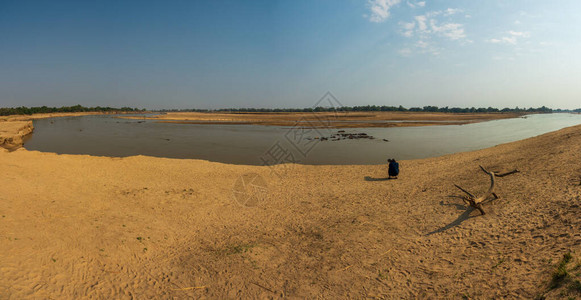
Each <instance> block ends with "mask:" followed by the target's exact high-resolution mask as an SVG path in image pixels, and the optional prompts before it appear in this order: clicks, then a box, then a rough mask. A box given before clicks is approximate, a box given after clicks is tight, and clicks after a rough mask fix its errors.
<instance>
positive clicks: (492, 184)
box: [474, 166, 494, 204]
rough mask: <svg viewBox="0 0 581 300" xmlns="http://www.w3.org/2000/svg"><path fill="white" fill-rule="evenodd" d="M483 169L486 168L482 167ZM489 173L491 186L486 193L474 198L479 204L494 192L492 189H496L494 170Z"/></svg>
mask: <svg viewBox="0 0 581 300" xmlns="http://www.w3.org/2000/svg"><path fill="white" fill-rule="evenodd" d="M480 168H482V166H480ZM482 170H484V168H482ZM487 173H488V175H490V187H489V188H488V191H486V193H485V194H484V195H482V196H480V197H478V198H476V199H474V202H476V203H477V204H478V203H480V202H482V201H484V200H485V199H486V198H488V197H489V196H490V195H491V194H492V191H493V190H494V172H487Z"/></svg>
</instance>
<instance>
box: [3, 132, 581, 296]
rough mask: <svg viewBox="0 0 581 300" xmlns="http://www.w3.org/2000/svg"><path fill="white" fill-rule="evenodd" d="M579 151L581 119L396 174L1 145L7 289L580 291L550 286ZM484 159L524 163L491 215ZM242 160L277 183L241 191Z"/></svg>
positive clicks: (575, 187)
mask: <svg viewBox="0 0 581 300" xmlns="http://www.w3.org/2000/svg"><path fill="white" fill-rule="evenodd" d="M580 161H581V126H575V127H570V128H566V129H563V130H560V131H557V132H553V133H548V134H545V135H542V136H539V137H535V138H531V139H527V140H523V141H519V142H514V143H509V144H504V145H500V146H497V147H493V148H489V149H484V150H480V151H474V152H467V153H459V154H454V155H448V156H443V157H437V158H430V159H422V160H413V161H401V162H400V163H401V170H402V174H401V175H400V177H399V179H397V180H389V181H387V180H381V178H384V177H386V167H385V166H383V165H377V166H303V165H287V166H286V167H288V168H284V167H285V166H282V167H283V168H282V169H279V170H278V171H279V172H282V174H283V175H282V177H278V176H276V175H274V174H272V173H271V170H270V169H269V168H268V167H259V166H242V165H226V164H220V163H212V162H207V161H200V160H178V159H164V158H153V157H144V156H137V157H128V158H107V157H91V156H87V155H56V154H51V153H40V152H35V151H27V150H25V149H22V148H21V149H18V150H16V151H13V152H0V166H2V176H1V177H0V186H1V187H2V191H1V193H0V278H2V280H0V298H2V299H4V298H14V299H26V298H35V299H37V298H44V299H72V298H84V297H94V298H101V299H112V298H116V299H130V298H143V299H145V298H162V299H171V298H172V297H177V298H182V299H183V298H188V297H189V298H211V299H227V298H232V299H234V298H269V297H270V298H282V297H288V298H303V297H308V298H316V297H322V298H326V299H338V298H388V299H389V298H397V299H399V298H428V299H434V298H454V299H459V298H462V297H464V296H466V297H468V298H471V299H472V298H475V299H481V298H486V299H488V298H502V297H505V298H527V299H531V298H534V297H536V296H538V295H541V294H544V293H546V295H547V296H548V298H549V299H559V298H563V297H565V298H567V297H568V296H569V295H572V296H576V297H579V294H574V293H576V292H575V291H572V290H569V289H568V285H567V286H563V287H560V288H557V289H554V290H550V291H548V286H549V282H550V280H551V272H552V271H553V270H554V267H555V265H556V264H557V262H558V260H559V259H560V258H561V257H562V256H563V254H564V253H566V252H569V251H571V252H572V253H573V257H574V259H573V261H572V262H571V263H570V264H569V265H568V268H569V270H571V269H572V268H574V266H575V264H578V263H579V261H580V260H579V258H580V257H581V218H580V217H579V216H581V186H580V184H581V182H580V180H581V165H580V163H579V162H580ZM479 164H480V165H483V166H485V167H487V168H489V169H493V170H512V169H514V168H518V169H519V170H520V171H521V172H520V173H517V174H514V175H510V176H507V177H503V178H499V179H498V181H497V189H496V193H497V194H498V195H499V196H500V197H501V198H500V199H498V200H495V201H494V202H492V203H490V204H487V205H485V210H486V212H487V214H486V215H484V216H479V215H478V213H477V212H476V211H473V212H471V213H469V212H468V211H467V210H466V209H467V208H466V207H465V205H464V204H463V203H462V201H461V199H459V198H456V196H459V195H461V194H460V193H459V191H458V190H457V189H456V188H455V187H454V186H453V183H457V184H459V185H461V186H463V187H465V188H467V189H469V190H470V191H473V192H474V193H476V194H479V193H482V192H483V191H485V190H486V189H487V188H488V185H489V181H488V179H487V176H486V175H484V174H483V173H482V172H480V171H479V169H478V165H479ZM245 174H258V175H259V176H261V177H262V178H263V179H264V181H265V182H266V185H267V186H266V189H265V190H264V192H258V195H261V197H259V198H257V199H254V200H257V201H249V202H247V204H252V205H251V206H244V205H241V204H240V203H239V202H244V201H246V198H240V197H239V196H240V195H241V193H235V192H234V189H235V190H236V191H239V192H240V191H243V190H241V189H240V186H237V185H236V182H237V181H238V180H240V178H241V176H245ZM244 178H247V179H248V178H250V177H249V175H246V177H244ZM259 190H262V189H259ZM235 195H236V196H238V198H236V197H235ZM250 195H253V194H252V193H250ZM236 199H238V201H237V200H236ZM240 199H242V200H240ZM577 270H579V269H577ZM576 272H577V273H576ZM578 272H579V271H570V274H572V275H571V276H577V277H576V278H577V280H579V278H580V276H579V274H578ZM575 274H577V275H575ZM561 293H563V294H561ZM567 293H568V294H567ZM563 295H565V296H563Z"/></svg>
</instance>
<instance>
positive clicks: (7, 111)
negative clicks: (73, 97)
mask: <svg viewBox="0 0 581 300" xmlns="http://www.w3.org/2000/svg"><path fill="white" fill-rule="evenodd" d="M142 111H144V109H138V108H131V107H121V108H114V107H101V106H96V107H84V106H81V105H75V106H63V107H47V106H38V107H25V106H21V107H10V108H0V116H10V115H32V114H46V113H59V112H142Z"/></svg>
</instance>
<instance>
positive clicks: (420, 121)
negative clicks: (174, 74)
mask: <svg viewBox="0 0 581 300" xmlns="http://www.w3.org/2000/svg"><path fill="white" fill-rule="evenodd" d="M522 115H523V114H522V113H427V112H319V113H312V112H310V113H296V112H292V113H201V112H170V113H165V114H158V115H153V116H146V117H144V116H131V117H124V118H127V119H149V120H156V121H157V122H160V123H180V124H230V125H249V124H252V125H268V126H295V125H296V124H297V122H301V123H303V124H305V126H309V127H332V128H361V127H409V126H430V125H461V124H469V123H476V122H482V121H490V120H498V119H508V118H516V117H519V116H522ZM402 121H403V122H402ZM409 121H413V122H409Z"/></svg>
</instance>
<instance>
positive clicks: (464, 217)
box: [426, 206, 477, 236]
mask: <svg viewBox="0 0 581 300" xmlns="http://www.w3.org/2000/svg"><path fill="white" fill-rule="evenodd" d="M473 210H474V208H473V207H471V206H470V207H468V208H467V209H466V210H465V211H464V213H462V214H461V215H460V216H459V217H458V218H457V219H456V220H454V221H452V223H450V224H448V225H446V226H444V227H442V228H440V229H436V230H434V231H432V232H430V233H428V234H426V236H428V235H432V234H435V233H440V232H444V231H446V230H448V229H450V228H452V227H455V226H458V225H460V224H462V222H464V221H466V220H468V219H470V218H474V217H477V216H472V217H471V216H470V213H471V212H472V211H473Z"/></svg>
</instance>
